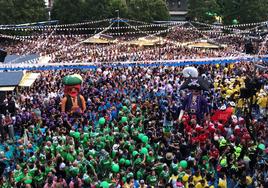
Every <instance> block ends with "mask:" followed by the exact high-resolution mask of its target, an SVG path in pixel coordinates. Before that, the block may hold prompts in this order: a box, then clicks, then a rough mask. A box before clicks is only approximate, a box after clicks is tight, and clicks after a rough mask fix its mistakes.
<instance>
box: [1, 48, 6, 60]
mask: <svg viewBox="0 0 268 188" xmlns="http://www.w3.org/2000/svg"><path fill="white" fill-rule="evenodd" d="M6 56H7V52H6V51H4V50H2V49H0V62H2V63H3V62H4V61H5V58H6Z"/></svg>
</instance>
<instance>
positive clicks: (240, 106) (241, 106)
mask: <svg viewBox="0 0 268 188" xmlns="http://www.w3.org/2000/svg"><path fill="white" fill-rule="evenodd" d="M243 105H244V100H243V99H239V100H238V102H237V106H236V107H237V108H243Z"/></svg>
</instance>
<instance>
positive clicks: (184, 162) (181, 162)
mask: <svg viewBox="0 0 268 188" xmlns="http://www.w3.org/2000/svg"><path fill="white" fill-rule="evenodd" d="M180 166H181V167H182V168H184V169H185V168H187V166H188V163H187V161H185V160H182V161H180Z"/></svg>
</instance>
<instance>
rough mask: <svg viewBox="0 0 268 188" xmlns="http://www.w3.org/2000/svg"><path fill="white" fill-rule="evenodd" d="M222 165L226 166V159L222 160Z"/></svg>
mask: <svg viewBox="0 0 268 188" xmlns="http://www.w3.org/2000/svg"><path fill="white" fill-rule="evenodd" d="M220 165H221V166H222V167H226V166H227V160H226V159H222V160H221V162H220Z"/></svg>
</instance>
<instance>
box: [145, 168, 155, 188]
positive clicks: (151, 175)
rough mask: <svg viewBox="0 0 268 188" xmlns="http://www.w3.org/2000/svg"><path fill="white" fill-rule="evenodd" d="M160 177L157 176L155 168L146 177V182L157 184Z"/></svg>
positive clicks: (152, 184)
mask: <svg viewBox="0 0 268 188" xmlns="http://www.w3.org/2000/svg"><path fill="white" fill-rule="evenodd" d="M157 181H158V178H157V176H156V173H155V171H154V170H153V171H152V172H151V174H150V175H149V176H147V178H146V182H147V183H148V185H150V186H156V185H157Z"/></svg>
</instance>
